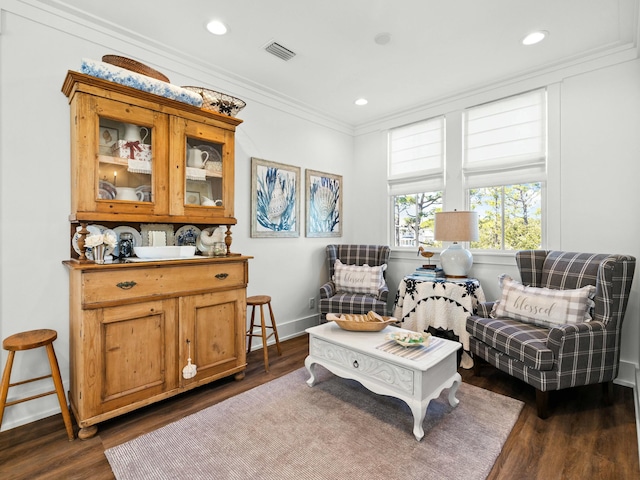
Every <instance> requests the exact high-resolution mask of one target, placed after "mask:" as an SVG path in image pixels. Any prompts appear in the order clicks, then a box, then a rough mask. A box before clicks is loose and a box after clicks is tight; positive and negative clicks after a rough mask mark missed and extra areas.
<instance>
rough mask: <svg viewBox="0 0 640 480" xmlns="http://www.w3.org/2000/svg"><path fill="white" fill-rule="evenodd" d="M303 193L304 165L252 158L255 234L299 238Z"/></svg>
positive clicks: (253, 228) (253, 226) (252, 206)
mask: <svg viewBox="0 0 640 480" xmlns="http://www.w3.org/2000/svg"><path fill="white" fill-rule="evenodd" d="M300 192H301V187H300V167H296V166H292V165H285V164H283V163H277V162H272V161H269V160H263V159H260V158H255V157H251V237H257V238H259V237H299V236H300Z"/></svg>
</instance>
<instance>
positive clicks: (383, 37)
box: [373, 32, 391, 45]
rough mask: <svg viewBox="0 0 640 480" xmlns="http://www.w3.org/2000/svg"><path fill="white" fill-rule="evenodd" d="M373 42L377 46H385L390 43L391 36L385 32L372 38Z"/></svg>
mask: <svg viewBox="0 0 640 480" xmlns="http://www.w3.org/2000/svg"><path fill="white" fill-rule="evenodd" d="M373 41H374V42H376V43H377V44H378V45H386V44H387V43H389V42H390V41H391V34H390V33H387V32H383V33H379V34H377V35H376V36H375V37H373Z"/></svg>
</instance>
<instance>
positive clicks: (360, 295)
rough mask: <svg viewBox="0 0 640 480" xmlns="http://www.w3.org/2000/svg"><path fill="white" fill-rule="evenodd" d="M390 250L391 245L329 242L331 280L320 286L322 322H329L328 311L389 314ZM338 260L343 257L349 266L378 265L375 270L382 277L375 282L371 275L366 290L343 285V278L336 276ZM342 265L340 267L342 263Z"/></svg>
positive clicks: (341, 259)
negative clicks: (333, 243)
mask: <svg viewBox="0 0 640 480" xmlns="http://www.w3.org/2000/svg"><path fill="white" fill-rule="evenodd" d="M390 251H391V249H390V248H389V246H388V245H327V248H326V253H327V267H328V269H329V281H328V282H327V283H325V284H324V285H322V286H321V287H320V305H319V306H320V321H321V322H325V321H326V315H327V313H336V314H337V313H356V314H361V313H367V312H369V311H370V310H373V311H374V312H376V313H378V314H380V315H386V314H387V313H386V312H387V296H388V294H389V288H388V287H387V283H386V281H385V273H384V271H385V268H386V264H387V262H388V261H389V253H390ZM336 260H340V263H341V264H342V265H344V266H346V267H347V268H348V266H359V267H361V266H363V265H365V264H366V265H368V266H369V267H374V268H372V269H371V270H372V271H373V273H374V274H375V273H378V274H380V277H379V278H378V279H377V280H375V281H374V280H369V277H367V285H366V286H365V288H364V290H363V289H360V288H355V289H350V288H346V287H345V286H344V285H341V282H340V278H337V277H336ZM338 266H339V267H340V264H338ZM375 267H378V268H375ZM360 270H365V269H360ZM361 274H363V273H362V272H361V271H360V272H355V273H354V275H349V277H350V278H351V277H352V276H356V275H361ZM338 277H340V272H338ZM371 278H374V277H373V276H372V277H371ZM336 280H337V282H336Z"/></svg>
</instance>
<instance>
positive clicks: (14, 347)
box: [0, 329, 74, 441]
mask: <svg viewBox="0 0 640 480" xmlns="http://www.w3.org/2000/svg"><path fill="white" fill-rule="evenodd" d="M56 338H58V332H56V331H55V330H47V329H43V330H30V331H28V332H21V333H16V334H15V335H11V336H10V337H7V338H5V339H4V341H3V342H2V348H4V349H5V350H8V351H9V357H8V358H7V364H6V365H5V367H4V373H3V374H2V386H1V387H0V425H2V417H3V416H4V409H5V407H10V406H11V405H16V404H18V403H22V402H26V401H29V400H34V399H36V398H40V397H45V396H47V395H53V394H54V393H56V394H57V395H58V402H59V403H60V409H61V410H62V419H63V420H64V426H65V428H66V429H67V436H68V437H69V441H71V440H73V438H74V435H73V426H72V424H71V415H70V414H69V407H68V406H67V399H66V397H65V396H64V388H63V386H62V378H61V377H60V368H58V360H57V359H56V352H55V351H54V349H53V341H54V340H55V339H56ZM38 347H46V349H47V356H48V357H49V365H50V367H51V375H44V376H42V377H37V378H32V379H29V380H23V381H21V382H16V383H10V380H11V367H12V366H13V357H14V356H15V354H16V351H18V350H31V349H33V348H38ZM45 378H52V379H53V384H54V386H55V390H51V391H50V392H46V393H40V394H38V395H32V396H31V397H27V398H22V399H19V400H13V401H11V402H7V395H8V393H9V388H11V387H15V386H17V385H24V384H25V383H30V382H37V381H38V380H44V379H45Z"/></svg>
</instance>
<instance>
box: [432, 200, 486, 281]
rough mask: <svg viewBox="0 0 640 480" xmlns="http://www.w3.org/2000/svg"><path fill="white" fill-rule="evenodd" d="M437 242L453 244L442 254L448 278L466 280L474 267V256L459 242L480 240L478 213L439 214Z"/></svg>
mask: <svg viewBox="0 0 640 480" xmlns="http://www.w3.org/2000/svg"><path fill="white" fill-rule="evenodd" d="M434 238H435V240H438V241H441V242H453V244H452V245H450V246H449V248H447V249H446V250H443V251H442V252H441V253H440V265H442V269H443V270H444V274H445V275H446V276H447V277H452V278H465V277H466V276H467V274H468V273H469V270H471V265H473V255H471V252H470V251H469V250H467V249H466V248H463V247H462V245H460V244H459V243H458V242H473V241H476V240H478V213H477V212H467V211H461V212H459V211H457V210H454V211H453V212H437V213H436V221H435V232H434Z"/></svg>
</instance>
